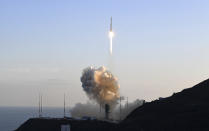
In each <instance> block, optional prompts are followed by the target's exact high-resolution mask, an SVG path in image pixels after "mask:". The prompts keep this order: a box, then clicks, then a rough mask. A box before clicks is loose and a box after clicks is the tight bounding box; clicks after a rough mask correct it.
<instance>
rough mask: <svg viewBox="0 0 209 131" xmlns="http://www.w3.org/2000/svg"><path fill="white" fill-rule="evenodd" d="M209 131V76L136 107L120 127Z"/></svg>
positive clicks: (143, 129) (143, 130) (163, 130)
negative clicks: (185, 87)
mask: <svg viewBox="0 0 209 131" xmlns="http://www.w3.org/2000/svg"><path fill="white" fill-rule="evenodd" d="M127 129H131V130H141V131H157V130H159V131H177V130H178V131H180V130H182V131H187V130H188V131H206V130H207V131H208V130H209V79H208V80H205V81H203V82H201V83H199V84H197V85H195V86H194V87H192V88H188V89H184V90H183V91H181V92H179V93H175V94H173V95H172V96H171V97H167V98H162V99H160V100H155V101H153V102H150V103H146V104H144V105H143V106H141V107H139V108H137V109H135V110H134V111H133V112H132V113H131V114H130V115H129V116H128V117H127V118H126V119H125V120H124V121H123V122H122V123H121V126H120V130H127Z"/></svg>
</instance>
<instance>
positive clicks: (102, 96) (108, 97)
mask: <svg viewBox="0 0 209 131" xmlns="http://www.w3.org/2000/svg"><path fill="white" fill-rule="evenodd" d="M81 82H82V87H83V89H84V91H85V92H86V94H87V95H88V97H89V98H90V99H91V100H95V101H96V102H97V103H98V104H100V105H101V106H102V107H104V105H105V104H108V105H110V106H111V108H114V106H115V105H116V104H117V100H118V99H119V84H118V81H117V78H116V77H114V76H113V74H112V73H111V72H110V71H108V70H107V69H106V68H105V67H104V66H102V67H100V68H98V69H96V68H93V67H88V68H86V69H84V70H83V73H82V76H81Z"/></svg>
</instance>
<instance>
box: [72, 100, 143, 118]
mask: <svg viewBox="0 0 209 131" xmlns="http://www.w3.org/2000/svg"><path fill="white" fill-rule="evenodd" d="M144 103H145V101H144V100H139V99H137V100H135V101H133V102H129V103H125V104H124V103H123V104H122V105H121V106H120V105H117V106H116V107H115V108H114V109H113V110H112V111H111V114H110V118H111V119H113V120H123V119H125V118H126V117H127V116H128V115H129V114H130V113H131V112H132V111H133V110H134V109H136V108H137V107H139V106H142V105H143V104H144ZM71 115H72V117H75V118H77V117H80V118H81V117H83V116H89V117H93V118H97V119H103V118H104V115H105V114H104V109H101V108H100V107H99V105H98V104H95V103H93V102H90V101H88V102H87V103H77V104H76V105H75V106H74V107H73V108H72V109H71Z"/></svg>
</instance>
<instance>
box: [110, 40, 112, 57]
mask: <svg viewBox="0 0 209 131" xmlns="http://www.w3.org/2000/svg"><path fill="white" fill-rule="evenodd" d="M110 54H111V55H112V37H110Z"/></svg>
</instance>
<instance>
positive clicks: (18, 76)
mask: <svg viewBox="0 0 209 131" xmlns="http://www.w3.org/2000/svg"><path fill="white" fill-rule="evenodd" d="M208 5H209V1H208V0H201V1H199V0H169V1H168V0H158V1H156V0H149V1H147V0H104V1H96V0H85V1H84V0H83V1H81V0H76V1H47V0H46V1H43V0H36V1H26V0H25V1H23V0H20V1H8V0H1V1H0V106H36V104H37V98H38V92H42V93H43V94H44V96H45V97H44V98H45V99H44V100H45V101H44V102H45V105H46V106H62V96H63V93H64V92H67V94H68V97H69V99H71V101H69V102H71V104H70V105H73V104H75V103H77V102H85V101H86V100H88V98H87V97H86V95H85V93H84V92H83V91H82V88H81V83H80V76H81V72H82V69H83V68H85V67H87V66H90V65H93V66H97V67H99V66H101V65H105V66H108V63H109V61H110V56H109V40H108V30H109V24H110V17H111V16H112V17H113V30H114V32H115V37H114V39H113V56H112V58H111V59H113V65H114V68H113V69H112V71H113V72H114V74H115V75H116V76H117V77H118V79H119V82H120V85H121V94H122V95H124V96H128V97H129V98H130V100H134V99H137V98H139V99H145V100H148V101H150V100H153V99H156V98H158V97H161V96H162V97H165V96H169V95H171V94H172V93H173V92H177V91H181V90H182V89H184V88H187V87H191V86H192V85H194V84H196V83H198V82H200V81H202V80H204V79H207V78H208V74H209V68H208V67H209V61H208V57H209V51H208V49H209V37H208V35H209V8H208ZM9 95H11V96H12V97H10V98H8V96H9Z"/></svg>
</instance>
